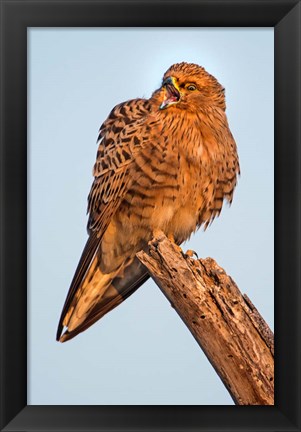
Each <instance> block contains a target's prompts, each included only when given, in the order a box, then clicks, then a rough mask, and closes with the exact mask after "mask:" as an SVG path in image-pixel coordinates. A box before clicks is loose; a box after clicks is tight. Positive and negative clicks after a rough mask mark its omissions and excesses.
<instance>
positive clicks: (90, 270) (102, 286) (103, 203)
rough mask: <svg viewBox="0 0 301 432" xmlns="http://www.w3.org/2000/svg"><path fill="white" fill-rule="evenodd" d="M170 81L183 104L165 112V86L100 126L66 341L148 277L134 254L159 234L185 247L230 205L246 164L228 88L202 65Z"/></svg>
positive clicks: (66, 312)
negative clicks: (232, 123)
mask: <svg viewBox="0 0 301 432" xmlns="http://www.w3.org/2000/svg"><path fill="white" fill-rule="evenodd" d="M168 77H173V80H174V83H176V84H175V86H176V88H177V89H178V90H179V94H180V99H179V100H178V101H177V102H176V103H173V104H169V105H167V107H165V109H160V106H161V107H162V105H161V104H162V102H163V100H164V99H165V98H166V97H167V96H166V95H167V92H168V90H167V87H166V85H162V87H160V88H159V89H158V90H157V91H155V92H154V93H153V95H152V96H151V98H150V99H134V100H130V101H127V102H125V103H122V104H120V105H117V106H116V107H115V108H114V109H113V110H112V111H111V113H110V115H109V117H108V118H107V120H106V121H105V122H104V123H103V125H102V126H101V128H100V132H99V137H98V142H99V144H98V152H97V158H96V162H95V165H94V170H93V175H94V182H93V184H92V188H91V191H90V194H89V197H88V213H89V221H88V233H89V238H88V241H87V244H86V247H85V249H84V251H83V254H82V257H81V259H80V262H79V265H78V267H77V270H76V273H75V276H74V278H73V281H72V283H71V287H70V290H69V293H68V296H67V299H66V302H65V305H64V308H63V311H62V315H61V319H60V322H59V327H58V333H57V338H58V339H59V340H60V341H62V342H63V341H65V340H68V339H71V338H72V337H74V336H75V335H77V334H78V333H80V332H82V331H84V330H85V329H86V328H88V327H89V326H90V325H92V324H93V323H94V322H95V321H97V320H98V319H99V318H101V317H102V316H103V315H104V314H105V313H107V312H108V311H110V310H111V309H113V308H114V307H116V306H117V305H118V304H120V303H121V302H122V301H123V300H124V299H125V298H127V297H128V296H129V295H130V294H132V293H133V292H134V291H135V290H136V289H137V288H138V287H139V286H140V285H141V284H142V283H143V282H144V281H145V280H146V279H147V277H148V275H147V273H146V272H145V270H144V268H143V267H142V265H141V264H140V263H139V261H138V260H137V258H135V254H136V253H137V252H138V251H139V250H141V249H143V248H146V247H147V242H148V241H150V240H151V238H152V236H153V233H154V232H155V231H156V230H162V231H164V232H165V233H166V235H167V236H169V237H170V238H172V239H174V240H175V242H176V243H177V244H181V243H182V242H183V241H185V240H187V239H188V238H189V237H190V235H191V233H193V232H194V231H195V230H196V229H198V228H199V227H200V226H204V228H206V227H207V226H208V225H209V224H210V223H211V222H212V221H213V219H214V218H215V217H216V216H218V215H219V213H220V212H221V209H222V206H223V203H224V200H227V201H229V202H230V203H231V202H232V198H233V192H234V188H235V186H236V182H237V175H238V173H239V162H238V156H237V151H236V144H235V141H234V139H233V136H232V134H231V132H230V129H229V126H228V122H227V117H226V114H225V109H226V105H225V96H224V89H223V88H222V86H221V85H220V84H219V83H218V81H217V80H216V79H215V78H214V77H213V76H211V75H210V74H208V73H207V72H206V71H205V69H204V68H202V67H200V66H198V65H195V64H188V63H179V64H176V65H173V66H172V67H171V68H170V69H169V70H168V71H167V72H166V73H165V75H164V77H163V83H164V82H166V81H165V80H166V79H167V78H168ZM189 85H190V87H189ZM189 89H193V91H191V90H189ZM64 326H65V327H66V329H65V332H64V333H63V335H62V331H63V327H64Z"/></svg>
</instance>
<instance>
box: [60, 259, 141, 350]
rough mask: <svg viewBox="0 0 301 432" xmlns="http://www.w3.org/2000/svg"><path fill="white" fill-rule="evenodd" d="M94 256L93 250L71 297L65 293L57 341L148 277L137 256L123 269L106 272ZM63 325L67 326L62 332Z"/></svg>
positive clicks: (81, 328)
mask: <svg viewBox="0 0 301 432" xmlns="http://www.w3.org/2000/svg"><path fill="white" fill-rule="evenodd" d="M97 260H98V258H97V254H94V258H93V262H92V264H91V265H90V266H89V269H88V271H87V272H86V273H85V274H86V276H85V279H84V281H83V283H82V284H81V286H80V287H79V288H78V289H77V290H76V291H75V292H74V293H73V296H72V298H71V297H70V296H69V304H68V307H67V308H65V307H64V309H63V313H62V317H61V320H60V324H59V328H58V333H57V340H59V341H60V342H65V341H67V340H70V339H72V338H73V337H74V336H76V335H77V334H79V333H81V332H83V331H84V330H86V329H87V328H88V327H90V326H91V325H92V324H94V323H95V322H96V321H97V320H99V319H100V318H101V317H103V316H104V315H105V314H106V313H108V312H109V311H111V310H112V309H114V308H115V307H116V306H118V305H119V304H120V303H122V301H123V300H125V299H126V298H127V297H129V296H130V295H131V294H132V293H133V292H134V291H136V289H137V288H139V287H140V286H141V285H142V284H143V283H144V282H145V281H146V280H147V279H148V277H149V275H148V273H147V271H146V269H145V267H144V266H143V265H142V264H141V263H140V261H139V260H138V259H137V258H134V259H133V260H132V261H131V262H130V263H129V264H128V265H127V267H126V268H125V269H124V268H122V269H118V270H116V271H114V272H113V273H109V274H103V273H101V271H100V269H99V266H98V265H97V264H98V263H97ZM67 299H68V297H67ZM66 302H67V300H66ZM64 327H65V328H66V327H67V328H66V330H65V332H64V333H63V334H62V332H63V328H64Z"/></svg>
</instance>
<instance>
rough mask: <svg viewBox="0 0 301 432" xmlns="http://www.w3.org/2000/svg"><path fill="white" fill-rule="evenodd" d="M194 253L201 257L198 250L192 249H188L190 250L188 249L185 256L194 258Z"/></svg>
mask: <svg viewBox="0 0 301 432" xmlns="http://www.w3.org/2000/svg"><path fill="white" fill-rule="evenodd" d="M193 255H195V256H196V258H197V259H199V256H198V254H197V253H196V251H194V250H192V249H188V250H187V251H186V253H185V254H184V257H185V258H187V257H189V258H193Z"/></svg>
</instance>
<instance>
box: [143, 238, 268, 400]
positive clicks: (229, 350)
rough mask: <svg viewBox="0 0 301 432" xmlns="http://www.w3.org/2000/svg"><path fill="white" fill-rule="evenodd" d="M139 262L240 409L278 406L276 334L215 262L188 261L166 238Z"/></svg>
mask: <svg viewBox="0 0 301 432" xmlns="http://www.w3.org/2000/svg"><path fill="white" fill-rule="evenodd" d="M137 256H138V258H139V260H140V261H141V262H142V263H143V264H144V265H145V266H146V268H147V269H148V272H149V273H150V275H151V277H152V278H153V279H154V280H155V282H156V283H157V285H158V286H159V287H160V289H161V290H162V291H163V293H164V294H165V296H166V297H167V298H168V300H169V301H170V302H171V304H172V306H173V307H174V308H175V310H176V311H177V313H178V314H179V315H180V317H181V318H182V319H183V321H184V323H185V324H186V325H187V327H188V328H189V330H190V331H191V333H192V335H193V336H194V337H195V339H196V341H197V342H198V343H199V345H200V346H201V348H202V349H203V351H204V352H205V354H206V356H207V358H208V359H209V361H210V363H211V364H212V366H213V367H214V369H215V370H216V372H217V374H218V375H219V377H220V378H221V380H222V381H223V383H224V385H225V386H226V388H227V389H228V391H229V393H230V395H231V396H232V398H233V400H234V402H235V403H236V404H237V405H273V404H274V338H273V333H272V332H271V330H270V329H269V327H268V325H267V324H266V323H265V321H264V319H263V318H262V317H261V315H260V314H259V312H258V311H257V309H256V308H255V306H254V305H253V304H252V302H251V301H250V299H249V298H248V297H247V296H246V295H245V296H243V295H242V294H241V292H240V291H239V289H238V287H237V286H236V284H235V282H234V281H233V280H232V279H231V277H230V276H228V275H227V274H226V273H225V271H224V270H223V269H222V268H221V267H219V266H218V265H217V263H216V262H215V261H214V260H213V259H211V258H206V259H199V260H195V259H192V258H189V257H187V256H184V255H183V253H182V252H181V251H180V249H179V248H178V247H177V246H176V245H175V244H174V243H172V242H170V241H169V240H168V239H167V238H166V237H165V236H164V234H163V233H162V234H159V235H157V236H156V238H154V239H153V240H152V241H151V242H150V243H149V251H148V253H146V252H143V251H141V252H139V253H138V254H137Z"/></svg>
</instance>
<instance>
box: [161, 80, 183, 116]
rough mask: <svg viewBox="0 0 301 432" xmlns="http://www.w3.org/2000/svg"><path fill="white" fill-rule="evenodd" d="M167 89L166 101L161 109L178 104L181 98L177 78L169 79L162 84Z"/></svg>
mask: <svg viewBox="0 0 301 432" xmlns="http://www.w3.org/2000/svg"><path fill="white" fill-rule="evenodd" d="M162 87H164V89H165V95H164V100H163V102H162V104H161V105H160V109H164V108H167V107H169V106H170V105H173V104H175V103H178V102H179V100H180V98H181V93H180V89H179V86H178V84H177V80H176V78H175V77H167V78H166V79H165V80H164V81H163V84H162Z"/></svg>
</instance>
